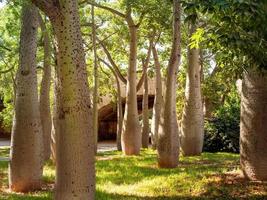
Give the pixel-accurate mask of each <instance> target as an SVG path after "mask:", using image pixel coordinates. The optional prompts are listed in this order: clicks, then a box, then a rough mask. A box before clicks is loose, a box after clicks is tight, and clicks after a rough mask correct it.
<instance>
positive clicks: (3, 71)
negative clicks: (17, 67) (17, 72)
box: [0, 66, 14, 74]
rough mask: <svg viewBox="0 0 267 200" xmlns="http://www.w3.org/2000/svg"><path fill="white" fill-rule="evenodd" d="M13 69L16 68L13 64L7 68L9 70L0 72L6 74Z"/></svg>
mask: <svg viewBox="0 0 267 200" xmlns="http://www.w3.org/2000/svg"><path fill="white" fill-rule="evenodd" d="M13 69H14V66H13V67H10V68H9V69H7V70H3V71H0V74H6V73H8V72H10V71H12V70H13Z"/></svg>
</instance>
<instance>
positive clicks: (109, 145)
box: [0, 138, 117, 161]
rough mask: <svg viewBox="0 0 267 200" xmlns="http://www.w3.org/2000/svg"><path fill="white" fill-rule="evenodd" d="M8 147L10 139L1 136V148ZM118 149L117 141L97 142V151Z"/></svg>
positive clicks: (5, 159)
mask: <svg viewBox="0 0 267 200" xmlns="http://www.w3.org/2000/svg"><path fill="white" fill-rule="evenodd" d="M6 147H10V140H6V139H1V138H0V148H6ZM116 149H117V147H116V142H115V141H103V142H99V143H98V144H97V152H99V153H101V152H107V151H114V150H116ZM8 160H9V158H3V157H0V161H8Z"/></svg>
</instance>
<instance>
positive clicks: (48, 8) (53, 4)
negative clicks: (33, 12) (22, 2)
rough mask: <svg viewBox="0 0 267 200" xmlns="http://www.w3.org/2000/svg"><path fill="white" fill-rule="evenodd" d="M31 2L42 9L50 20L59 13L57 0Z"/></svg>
mask: <svg viewBox="0 0 267 200" xmlns="http://www.w3.org/2000/svg"><path fill="white" fill-rule="evenodd" d="M32 3H33V4H34V5H36V6H37V7H38V8H39V9H40V10H42V11H43V12H44V13H45V14H46V15H47V16H48V17H49V18H50V20H53V19H55V18H56V17H57V16H58V15H59V14H60V9H59V2H58V0H32Z"/></svg>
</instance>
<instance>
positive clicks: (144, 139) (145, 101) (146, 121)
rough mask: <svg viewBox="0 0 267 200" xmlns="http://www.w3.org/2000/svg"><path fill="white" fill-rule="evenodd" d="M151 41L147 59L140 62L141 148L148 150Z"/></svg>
mask: <svg viewBox="0 0 267 200" xmlns="http://www.w3.org/2000/svg"><path fill="white" fill-rule="evenodd" d="M152 45H153V40H152V39H150V41H149V48H148V51H147V57H146V59H145V60H143V61H142V64H143V76H144V88H143V101H142V111H143V114H142V116H143V126H142V147H143V148H148V145H149V110H148V74H147V69H148V65H149V62H150V57H151V52H152Z"/></svg>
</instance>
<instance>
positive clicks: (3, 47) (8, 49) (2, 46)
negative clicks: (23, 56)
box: [0, 44, 12, 51]
mask: <svg viewBox="0 0 267 200" xmlns="http://www.w3.org/2000/svg"><path fill="white" fill-rule="evenodd" d="M0 47H1V48H2V49H5V50H7V51H12V50H11V49H10V48H8V47H6V46H4V45H2V44H0Z"/></svg>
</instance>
